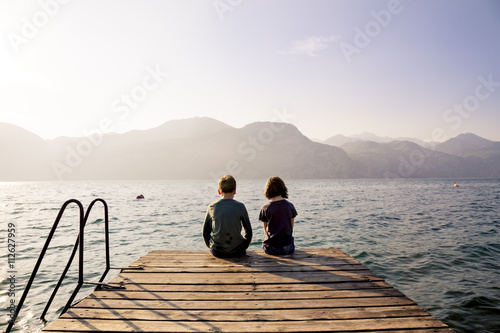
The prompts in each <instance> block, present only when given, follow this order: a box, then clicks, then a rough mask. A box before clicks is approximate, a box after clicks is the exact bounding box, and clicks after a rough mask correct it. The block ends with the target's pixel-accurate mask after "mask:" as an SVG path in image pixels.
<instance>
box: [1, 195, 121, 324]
mask: <svg viewBox="0 0 500 333" xmlns="http://www.w3.org/2000/svg"><path fill="white" fill-rule="evenodd" d="M96 202H101V203H102V204H103V205H104V243H105V251H106V267H105V269H104V272H103V274H102V276H101V278H100V279H99V281H98V282H87V281H84V280H83V256H84V246H83V244H84V243H83V239H84V229H85V224H86V223H87V219H88V217H89V214H90V211H91V210H92V207H93V206H94V204H95V203H96ZM73 203H74V204H76V205H77V206H78V209H79V223H80V224H79V233H78V237H77V239H76V242H75V245H74V247H73V252H72V253H71V256H70V258H69V260H68V263H67V265H66V268H65V269H64V271H63V273H62V274H61V277H60V279H59V281H58V282H57V284H56V286H55V288H54V291H53V292H52V295H51V296H50V299H49V300H48V302H47V305H46V306H45V309H44V310H43V312H42V314H41V316H40V319H42V320H43V319H44V318H45V314H46V313H47V311H48V309H49V307H50V305H51V303H52V301H53V299H54V297H55V296H56V294H57V291H58V290H59V287H60V286H61V284H62V281H63V280H64V277H65V276H66V273H67V272H68V270H69V268H70V266H71V263H72V262H73V258H74V257H75V254H76V251H77V250H79V251H78V253H79V262H78V283H77V286H76V288H75V290H74V291H73V293H72V294H71V296H70V298H69V299H68V302H67V303H66V306H65V307H64V309H63V310H62V312H61V314H64V313H65V312H66V311H67V310H68V309H69V307H70V306H71V303H72V302H73V300H74V299H75V297H76V295H77V294H78V292H79V291H80V288H81V287H82V285H83V284H93V285H96V288H98V287H108V288H121V289H123V288H124V286H123V285H109V284H106V283H103V281H104V278H105V277H106V274H107V273H108V271H109V270H110V269H122V268H120V267H110V262H109V220H108V205H107V203H106V201H104V200H103V199H95V200H94V201H92V202H91V203H90V205H89V207H88V208H87V212H86V213H85V216H84V209H83V205H82V203H81V202H80V201H78V200H76V199H70V200H68V201H66V202H65V203H64V204H63V205H62V207H61V209H60V210H59V214H58V215H57V218H56V220H55V221H54V224H53V225H52V228H51V229H50V232H49V235H48V236H47V239H46V241H45V245H44V246H43V248H42V251H41V252H40V256H39V257H38V260H37V262H36V264H35V267H34V268H33V272H32V273H31V276H30V278H29V280H28V284H27V285H26V288H25V289H24V292H23V295H22V296H21V299H20V300H19V303H18V305H17V307H16V311H15V313H14V316H13V317H12V319H11V320H10V322H9V325H8V327H7V330H6V331H5V332H6V333H9V332H10V331H11V329H12V327H13V326H14V324H15V322H16V319H17V317H18V315H19V312H20V311H21V307H22V306H23V304H24V301H25V299H26V297H27V295H28V293H29V290H30V288H31V285H32V284H33V281H34V279H35V277H36V274H37V272H38V269H39V268H40V264H41V263H42V260H43V258H44V256H45V252H46V251H47V249H48V247H49V245H50V241H51V240H52V237H53V236H54V233H55V231H56V229H57V226H58V224H59V221H60V220H61V218H62V216H63V214H64V211H65V210H66V208H67V207H68V205H70V204H73Z"/></svg>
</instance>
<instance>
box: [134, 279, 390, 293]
mask: <svg viewBox="0 0 500 333" xmlns="http://www.w3.org/2000/svg"><path fill="white" fill-rule="evenodd" d="M125 286H126V290H128V291H134V290H135V291H148V292H157V291H193V292H198V291H202V292H217V291H218V292H229V291H234V292H254V291H255V292H262V291H282V292H286V291H298V290H303V291H308V290H318V291H319V290H355V289H360V290H366V289H378V288H392V287H391V286H390V285H389V284H388V283H387V282H385V281H372V282H366V281H352V282H349V281H348V282H342V281H340V282H337V283H333V282H331V283H329V282H325V283H296V284H292V283H290V284H283V285H281V284H227V285H223V286H222V285H211V284H210V285H205V284H200V285H194V284H184V285H183V284H158V281H157V283H156V284H125Z"/></svg>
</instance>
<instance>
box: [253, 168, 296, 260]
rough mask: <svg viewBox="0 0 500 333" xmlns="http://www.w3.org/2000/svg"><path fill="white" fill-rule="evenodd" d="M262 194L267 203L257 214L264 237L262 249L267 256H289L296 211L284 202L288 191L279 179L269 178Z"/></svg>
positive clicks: (286, 201)
mask: <svg viewBox="0 0 500 333" xmlns="http://www.w3.org/2000/svg"><path fill="white" fill-rule="evenodd" d="M264 194H265V196H266V198H267V199H269V202H268V203H266V204H265V205H264V206H262V208H261V210H260V214H259V220H260V221H262V224H263V225H264V233H265V236H266V238H265V239H264V242H263V244H262V249H263V250H264V252H265V253H267V254H291V253H293V251H294V250H295V245H294V243H293V236H292V233H293V222H294V219H295V216H297V211H296V210H295V207H294V206H293V204H292V203H291V202H289V201H288V200H286V199H287V198H288V189H287V187H286V185H285V183H284V182H283V180H282V179H281V178H279V177H271V178H269V180H268V181H267V184H266V189H265V192H264Z"/></svg>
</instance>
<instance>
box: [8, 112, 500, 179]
mask: <svg viewBox="0 0 500 333" xmlns="http://www.w3.org/2000/svg"><path fill="white" fill-rule="evenodd" d="M424 146H425V147H424ZM0 156H2V161H3V162H2V163H0V181H34V180H155V179H214V180H215V179H218V178H219V177H220V176H221V175H223V174H226V173H229V174H233V175H234V176H235V177H236V178H237V179H265V178H268V177H270V176H273V175H280V176H282V177H284V178H288V179H330V178H390V179H394V178H500V142H495V141H490V140H486V139H483V138H481V137H479V136H477V135H474V134H461V135H459V136H457V137H456V138H453V139H450V140H448V141H446V142H443V143H438V144H428V143H424V142H421V141H418V140H414V139H409V138H404V139H401V138H399V139H390V138H381V137H376V136H373V135H367V134H364V135H363V136H361V137H357V138H352V137H351V138H349V137H343V136H338V135H337V136H335V137H332V138H330V139H328V140H326V141H325V142H323V143H319V142H313V141H311V140H310V139H308V138H307V137H305V136H304V135H303V134H302V133H301V132H300V131H299V130H298V129H297V128H296V127H295V126H293V125H291V124H287V123H275V122H257V123H252V124H249V125H247V126H245V127H243V128H239V129H238V128H234V127H231V126H229V125H227V124H225V123H222V122H220V121H218V120H215V119H211V118H192V119H183V120H173V121H169V122H167V123H165V124H163V125H161V126H159V127H156V128H153V129H149V130H142V131H131V132H127V133H124V134H107V135H103V134H102V133H99V132H96V133H94V134H93V135H91V136H89V137H81V138H68V137H60V138H57V139H54V140H43V139H42V138H40V137H38V136H37V135H35V134H33V133H30V132H28V131H26V130H24V129H22V128H20V127H17V126H14V125H10V124H3V123H0Z"/></svg>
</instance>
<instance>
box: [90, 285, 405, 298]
mask: <svg viewBox="0 0 500 333" xmlns="http://www.w3.org/2000/svg"><path fill="white" fill-rule="evenodd" d="M93 294H94V296H95V297H96V298H101V299H135V300H151V299H168V300H171V301H172V300H219V301H226V300H254V299H261V300H263V299H281V300H294V299H319V300H321V299H324V298H354V297H389V296H390V297H404V294H403V293H402V292H400V291H399V290H397V289H394V288H384V289H375V290H374V289H368V290H321V291H315V290H311V291H281V292H275V291H269V292H255V291H253V292H231V291H223V292H221V291H217V292H207V291H196V292H194V291H191V290H190V291H185V292H178V291H175V292H162V291H159V292H152V291H127V290H110V291H95V292H94V293H93Z"/></svg>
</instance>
